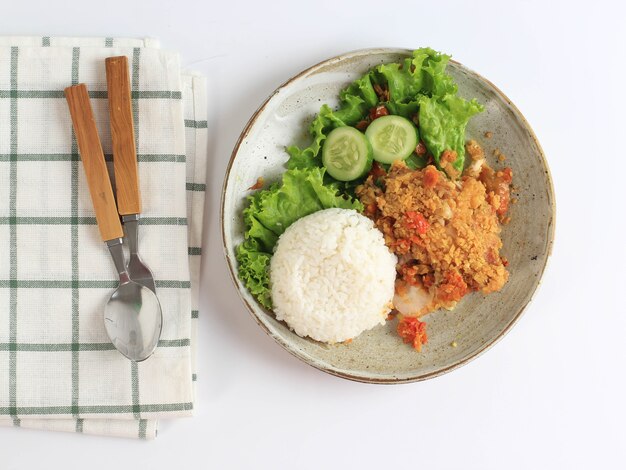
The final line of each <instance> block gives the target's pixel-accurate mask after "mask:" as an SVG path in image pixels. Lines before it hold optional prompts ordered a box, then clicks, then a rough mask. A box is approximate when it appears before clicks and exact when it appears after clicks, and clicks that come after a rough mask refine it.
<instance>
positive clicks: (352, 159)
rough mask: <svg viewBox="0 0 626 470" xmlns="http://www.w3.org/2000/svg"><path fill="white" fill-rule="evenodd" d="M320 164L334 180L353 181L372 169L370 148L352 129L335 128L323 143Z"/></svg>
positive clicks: (365, 140) (366, 141)
mask: <svg viewBox="0 0 626 470" xmlns="http://www.w3.org/2000/svg"><path fill="white" fill-rule="evenodd" d="M322 163H323V164H324V166H325V167H326V171H328V174H329V175H330V176H332V177H333V178H335V179H336V180H339V181H352V180H355V179H357V178H360V177H362V176H364V175H365V174H367V172H368V171H370V169H371V168H372V146H371V145H370V143H369V142H368V140H367V138H366V137H365V135H363V133H361V132H359V131H358V130H357V129H355V128H354V127H337V128H336V129H333V130H332V131H330V133H329V134H328V137H326V140H325V141H324V146H323V147H322Z"/></svg>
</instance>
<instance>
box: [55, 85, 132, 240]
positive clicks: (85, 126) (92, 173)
mask: <svg viewBox="0 0 626 470" xmlns="http://www.w3.org/2000/svg"><path fill="white" fill-rule="evenodd" d="M65 98H66V99H67V104H68V105H69V108H70V114H71V115H72V124H73V125H74V132H75V133H76V140H77V141H78V150H79V151H80V158H81V160H82V161H83V167H84V168H85V174H86V175H87V184H88V186H89V192H90V193H91V200H92V202H93V208H94V210H95V211H96V220H97V221H98V228H99V229H100V235H101V236H102V240H104V241H108V240H113V239H114V238H122V237H123V236H124V232H123V231H122V225H121V224H120V218H119V216H118V214H117V207H116V205H115V198H114V197H113V190H112V189H111V180H110V179H109V172H108V171H107V166H106V163H105V161H104V153H103V152H102V145H101V144H100V137H99V136H98V129H97V128H96V121H95V119H94V116H93V110H92V109H91V103H90V102H89V94H88V93H87V87H86V86H85V85H84V84H82V83H81V84H79V85H75V86H71V87H68V88H66V89H65Z"/></svg>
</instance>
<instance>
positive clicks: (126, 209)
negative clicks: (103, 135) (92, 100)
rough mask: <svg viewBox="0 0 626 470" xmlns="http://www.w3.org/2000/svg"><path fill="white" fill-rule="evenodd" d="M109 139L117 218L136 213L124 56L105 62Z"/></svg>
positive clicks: (136, 180)
mask: <svg viewBox="0 0 626 470" xmlns="http://www.w3.org/2000/svg"><path fill="white" fill-rule="evenodd" d="M105 64H106V74H107V89H108V95H109V114H110V117H111V138H112V140H113V168H114V169H115V185H116V188H117V209H118V211H119V213H120V215H130V214H139V213H140V212H141V196H140V194H139V174H138V171H137V151H136V149H135V129H134V128H133V110H132V104H131V95H130V77H129V73H128V58H127V57H126V56H119V57H109V58H107V59H106V60H105Z"/></svg>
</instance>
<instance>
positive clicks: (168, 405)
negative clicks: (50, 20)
mask: <svg viewBox="0 0 626 470" xmlns="http://www.w3.org/2000/svg"><path fill="white" fill-rule="evenodd" d="M117 55H126V56H128V57H129V63H130V64H131V78H132V84H131V86H132V104H133V109H134V121H135V132H136V144H137V153H138V160H139V179H140V185H141V192H142V200H143V213H142V219H141V222H140V227H139V237H140V240H139V247H140V252H141V256H142V258H143V259H144V261H145V262H146V264H148V265H149V266H150V267H151V269H152V271H153V273H154V276H155V279H156V286H157V295H158V297H159V299H160V301H161V305H162V308H163V317H164V322H163V334H162V336H161V340H160V342H159V346H158V348H157V350H156V352H155V353H154V355H153V356H152V357H151V358H150V359H148V360H147V361H145V362H142V363H139V364H137V363H133V362H131V361H129V360H128V359H126V358H125V357H123V356H122V355H121V354H120V353H119V352H117V351H116V350H115V349H114V348H113V346H112V344H111V343H110V342H109V339H108V337H107V335H106V332H105V329H104V324H103V308H104V305H105V302H106V301H107V299H108V297H109V296H110V295H111V293H112V292H113V289H114V288H115V287H116V286H117V284H118V279H117V275H116V271H115V269H114V266H113V262H112V260H111V258H110V255H109V253H108V250H107V248H106V246H105V244H104V243H103V242H102V241H101V239H100V236H99V233H98V229H97V226H96V219H95V217H94V212H93V206H92V203H91V199H90V196H89V191H88V188H87V183H86V179H85V174H84V170H83V167H82V162H81V160H80V158H79V154H78V148H77V144H76V139H75V137H74V134H73V130H72V125H71V120H70V115H69V111H68V107H67V104H66V101H65V97H64V92H63V90H64V88H65V87H67V86H69V85H72V84H77V83H86V84H87V86H88V88H89V91H90V96H91V101H92V106H93V108H94V113H95V115H96V121H97V125H98V129H99V131H100V138H101V140H102V145H103V148H104V152H105V155H106V158H107V161H108V162H109V171H110V172H111V174H112V165H111V161H112V156H111V137H110V131H109V120H108V110H107V107H108V101H107V93H106V76H105V67H104V59H105V58H106V57H109V56H117ZM206 106H207V103H206V83H205V79H204V78H203V77H200V76H195V75H192V74H188V73H183V72H181V70H180V65H179V61H178V55H177V54H175V53H172V52H167V51H164V50H161V49H160V48H159V46H158V43H157V42H156V41H154V40H135V39H117V38H102V39H74V38H50V37H43V38H41V37H39V38H22V37H20V38H13V37H5V38H0V424H5V425H13V426H22V427H32V428H41V429H51V430H63V431H74V432H83V433H92V434H102V435H112V436H125V437H138V438H146V439H150V438H154V437H155V436H156V432H157V420H158V419H159V418H171V417H179V416H189V415H190V414H191V413H192V410H193V408H194V381H195V377H196V375H195V347H196V323H197V318H198V306H197V302H198V295H197V288H198V277H199V271H200V254H201V249H202V247H201V231H202V216H203V207H204V194H205V177H206V171H205V167H206V158H207V154H206V132H207V130H206V127H207V124H206V123H207V121H206V119H207V117H206Z"/></svg>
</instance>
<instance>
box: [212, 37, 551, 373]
mask: <svg viewBox="0 0 626 470" xmlns="http://www.w3.org/2000/svg"><path fill="white" fill-rule="evenodd" d="M407 55H410V51H408V50H403V49H367V50H360V51H356V52H350V53H347V54H344V55H341V56H339V57H334V58H332V59H329V60H326V61H324V62H322V63H320V64H318V65H315V66H313V67H311V68H309V69H307V70H305V71H304V72H302V73H300V74H298V75H296V76H295V77H293V78H291V79H290V80H288V81H287V82H285V83H284V84H283V85H282V86H280V87H279V88H278V89H277V90H276V91H275V92H274V93H273V94H272V95H271V96H270V97H269V98H268V99H267V101H265V103H263V104H262V105H261V107H260V108H259V109H258V111H257V112H256V113H255V114H254V115H253V116H252V118H251V119H250V121H249V122H248V124H247V125H246V127H245V129H244V130H243V132H242V133H241V136H240V138H239V140H238V141H237V144H236V145H235V148H234V150H233V153H232V157H231V160H230V163H229V165H228V170H227V172H226V177H225V181H224V188H223V195H222V209H221V210H222V214H221V222H222V236H223V241H224V249H225V254H226V260H227V263H228V267H229V269H230V274H231V276H232V279H233V281H234V283H235V285H236V287H237V289H238V291H239V293H240V295H241V298H242V299H243V302H244V304H245V305H246V307H247V309H248V310H249V311H250V313H251V314H252V316H253V318H254V319H255V320H256V321H257V323H258V324H259V325H260V326H261V328H263V330H265V331H266V332H267V333H268V334H269V335H270V336H272V338H274V339H275V340H276V341H277V342H278V343H279V344H280V345H281V346H283V347H284V348H285V349H286V350H287V351H289V352H290V353H292V354H294V355H295V356H296V357H298V358H300V359H302V360H303V361H305V362H306V363H308V364H310V365H312V366H313V367H316V368H318V369H320V370H322V371H325V372H328V373H330V374H334V375H337V376H339V377H344V378H347V379H351V380H357V381H362V382H370V383H400V382H412V381H418V380H424V379H428V378H432V377H436V376H438V375H441V374H444V373H446V372H449V371H451V370H454V369H456V368H457V367H460V366H461V365H463V364H466V363H467V362H469V361H470V360H472V359H474V358H476V357H477V356H479V355H480V354H481V353H483V352H485V351H486V350H487V349H488V348H489V347H491V346H493V345H494V344H495V343H496V342H497V341H498V340H499V339H501V338H502V337H503V336H504V334H505V333H507V332H508V331H509V330H510V329H511V328H512V326H513V325H514V324H515V323H516V322H517V320H519V318H520V316H521V314H522V312H523V311H524V308H525V307H526V306H527V305H528V303H529V302H530V300H531V298H532V296H533V294H534V292H535V290H536V289H537V286H538V285H539V282H540V279H541V275H542V274H543V271H544V268H545V266H546V262H547V260H548V257H549V255H550V252H551V249H552V243H553V236H554V221H555V206H554V195H553V188H552V182H551V179H550V172H549V170H548V165H547V163H546V160H545V157H544V155H543V152H542V150H541V147H540V145H539V142H538V141H537V138H536V137H535V135H534V133H533V131H532V129H531V128H530V126H529V125H528V123H527V122H526V120H525V119H524V117H523V116H522V114H521V113H520V112H519V110H518V109H517V108H516V107H515V105H513V103H511V101H510V100H509V99H508V98H507V97H506V96H505V95H504V94H503V93H502V92H501V91H500V90H498V88H496V87H495V86H494V85H493V84H492V83H490V82H489V81H488V80H486V79H485V78H483V77H481V76H480V75H478V74H477V73H475V72H473V71H471V70H469V69H468V68H466V67H465V66H463V65H461V64H459V63H458V62H454V61H452V62H451V63H450V65H449V66H448V71H449V72H450V73H451V74H452V75H453V76H454V78H455V80H456V83H457V84H458V86H459V94H460V95H461V96H463V97H465V98H468V99H470V98H477V99H478V101H479V102H481V103H482V104H484V105H485V111H484V112H483V113H481V114H479V115H478V116H476V117H474V118H472V119H471V121H470V123H469V125H468V128H467V134H466V137H467V138H468V139H469V138H473V139H476V140H477V141H478V142H480V143H481V144H482V145H483V148H484V149H485V153H486V154H487V155H488V161H489V163H490V165H492V166H493V167H494V168H497V167H500V166H502V164H501V163H500V164H498V163H497V162H496V161H495V159H494V157H493V151H494V150H495V149H496V148H497V149H499V150H500V151H501V152H502V153H504V154H505V155H506V156H507V160H506V162H505V164H506V165H507V166H510V167H511V168H512V169H513V184H514V186H515V188H516V191H515V193H516V194H515V196H517V197H518V199H519V202H518V203H517V204H514V205H512V206H511V209H510V216H511V222H510V224H508V225H506V226H505V227H504V228H503V231H502V239H503V243H504V248H503V250H502V255H504V256H506V257H507V259H508V260H509V263H510V264H509V271H510V273H511V276H510V279H509V281H508V283H507V284H506V285H505V286H504V288H503V289H502V290H501V291H500V292H497V293H494V294H490V295H487V296H485V295H482V294H480V293H472V294H470V295H468V296H466V297H465V298H464V299H463V300H462V301H461V302H460V303H459V304H458V306H457V307H456V309H455V310H454V311H444V310H441V311H437V312H434V313H431V314H430V315H428V316H427V317H425V318H426V321H427V324H428V344H427V345H426V346H425V347H424V349H423V350H422V352H421V353H417V352H416V351H414V350H413V349H412V348H411V347H409V346H407V345H405V344H403V343H402V341H401V339H400V338H399V337H398V336H397V334H396V333H395V327H396V322H395V321H389V322H387V324H386V325H384V326H379V327H376V328H374V329H373V330H370V331H368V332H365V333H363V334H362V335H360V336H359V337H357V338H355V339H354V341H352V343H350V344H335V345H327V344H322V343H318V342H315V341H312V340H310V339H307V338H301V337H299V336H297V335H296V334H295V333H294V332H292V331H291V330H290V329H289V328H288V327H287V325H285V324H284V323H282V322H278V321H276V319H275V318H274V316H273V314H272V312H270V311H268V310H266V309H264V308H263V307H261V306H260V305H259V304H258V303H257V302H256V301H255V300H254V298H253V297H252V295H251V294H250V293H249V292H248V290H247V289H246V288H245V286H244V285H242V283H241V282H240V281H239V279H238V278H237V261H236V259H235V248H236V246H237V245H238V244H239V243H241V241H242V240H243V233H244V224H243V220H242V210H243V208H244V206H245V204H246V199H245V197H246V196H247V195H248V194H249V193H250V192H249V190H248V188H249V187H250V186H252V185H253V184H254V183H255V182H256V180H257V178H258V177H259V176H263V177H264V178H265V181H266V182H268V183H270V182H273V181H276V180H277V179H278V178H279V177H280V175H281V174H282V173H283V172H284V164H285V162H286V161H287V158H288V157H287V154H286V152H285V151H284V148H285V146H287V145H290V144H292V143H301V144H306V143H307V142H308V139H309V137H308V133H307V128H308V124H309V122H311V120H312V119H313V117H314V116H315V114H316V113H317V112H318V110H319V108H320V105H321V104H322V103H328V104H330V105H336V104H338V99H337V96H338V92H339V91H340V90H341V89H342V88H343V87H345V86H346V85H347V84H349V83H350V82H351V81H352V80H354V79H356V78H358V77H359V76H360V75H362V74H363V73H365V72H366V71H367V70H369V69H370V68H372V67H374V66H375V65H377V64H380V63H386V62H395V61H398V60H400V59H401V58H403V57H406V56H407ZM487 131H490V132H492V133H493V136H492V138H490V139H487V138H485V137H484V133H485V132H487ZM517 193H519V194H517ZM453 343H454V345H455V346H453Z"/></svg>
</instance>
